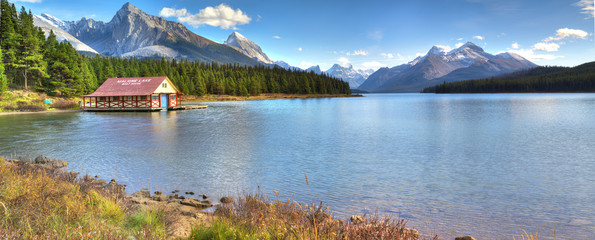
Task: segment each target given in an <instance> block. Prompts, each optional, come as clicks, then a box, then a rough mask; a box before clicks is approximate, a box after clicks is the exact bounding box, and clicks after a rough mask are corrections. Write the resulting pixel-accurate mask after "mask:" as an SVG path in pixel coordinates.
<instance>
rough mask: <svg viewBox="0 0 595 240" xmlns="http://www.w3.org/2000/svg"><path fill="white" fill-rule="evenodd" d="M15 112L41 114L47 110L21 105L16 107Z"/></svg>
mask: <svg viewBox="0 0 595 240" xmlns="http://www.w3.org/2000/svg"><path fill="white" fill-rule="evenodd" d="M5 109H6V108H5ZM17 110H18V111H21V112H41V111H45V110H47V108H46V107H45V106H40V105H33V104H21V105H19V106H18V107H17Z"/></svg>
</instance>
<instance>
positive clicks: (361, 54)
mask: <svg viewBox="0 0 595 240" xmlns="http://www.w3.org/2000/svg"><path fill="white" fill-rule="evenodd" d="M350 55H353V56H367V55H368V52H366V51H364V50H355V51H353V53H350V52H347V56H350Z"/></svg>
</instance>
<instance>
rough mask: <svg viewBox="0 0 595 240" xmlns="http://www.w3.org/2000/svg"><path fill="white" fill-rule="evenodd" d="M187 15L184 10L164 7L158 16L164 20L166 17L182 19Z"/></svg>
mask: <svg viewBox="0 0 595 240" xmlns="http://www.w3.org/2000/svg"><path fill="white" fill-rule="evenodd" d="M187 14H188V10H186V9H185V8H182V9H175V8H166V7H164V8H163V9H161V11H160V12H159V16H162V17H166V18H167V17H183V16H186V15H187Z"/></svg>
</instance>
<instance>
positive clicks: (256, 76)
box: [0, 0, 351, 97]
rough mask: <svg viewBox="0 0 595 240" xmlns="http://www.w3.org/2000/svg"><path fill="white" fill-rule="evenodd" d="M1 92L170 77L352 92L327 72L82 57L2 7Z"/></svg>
mask: <svg viewBox="0 0 595 240" xmlns="http://www.w3.org/2000/svg"><path fill="white" fill-rule="evenodd" d="M0 10H1V12H0V14H1V15H0V94H2V92H3V91H6V90H7V89H8V87H11V88H14V89H19V88H20V89H25V90H35V91H39V92H45V93H47V94H48V95H60V96H65V97H74V96H80V95H84V94H89V93H92V92H93V91H95V90H96V89H97V88H98V87H99V86H100V85H101V84H102V83H103V82H104V81H105V80H106V79H107V78H113V77H149V76H168V77H169V79H170V80H172V82H173V83H174V84H175V85H176V86H177V87H178V89H179V90H180V91H181V92H183V93H184V94H192V95H204V94H229V95H241V96H248V95H258V94H261V93H291V94H294V93H299V94H350V93H351V92H350V89H349V84H348V83H347V82H344V81H342V80H340V79H337V78H334V77H331V76H328V75H326V74H321V75H319V74H315V73H313V72H305V71H296V70H285V69H283V68H280V67H278V66H274V67H270V66H264V65H258V66H243V65H237V64H218V63H215V62H212V63H206V62H197V61H187V60H176V59H173V60H167V59H164V58H161V59H150V58H142V59H138V58H125V59H123V58H118V57H106V56H101V55H96V56H88V55H83V54H79V53H78V52H77V50H76V49H74V47H72V45H70V43H68V42H60V41H58V40H57V39H56V35H55V34H54V33H53V32H50V33H49V34H48V36H47V37H46V35H45V33H44V32H43V30H42V29H41V28H39V27H36V26H35V25H33V14H31V11H28V12H27V11H26V9H25V8H24V7H23V8H22V9H21V10H20V12H17V10H16V9H15V6H14V4H11V3H9V2H8V1H7V0H1V3H0Z"/></svg>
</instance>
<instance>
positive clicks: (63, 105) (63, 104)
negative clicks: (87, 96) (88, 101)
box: [50, 99, 79, 110]
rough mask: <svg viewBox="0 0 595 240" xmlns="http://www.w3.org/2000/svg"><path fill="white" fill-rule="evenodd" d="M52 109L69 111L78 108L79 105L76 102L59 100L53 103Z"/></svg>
mask: <svg viewBox="0 0 595 240" xmlns="http://www.w3.org/2000/svg"><path fill="white" fill-rule="evenodd" d="M50 107H52V108H57V109H60V110H67V109H73V108H78V107H79V104H78V103H77V102H75V101H71V100H63V99H59V100H57V101H56V102H54V103H52V105H50Z"/></svg>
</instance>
